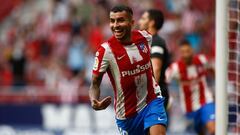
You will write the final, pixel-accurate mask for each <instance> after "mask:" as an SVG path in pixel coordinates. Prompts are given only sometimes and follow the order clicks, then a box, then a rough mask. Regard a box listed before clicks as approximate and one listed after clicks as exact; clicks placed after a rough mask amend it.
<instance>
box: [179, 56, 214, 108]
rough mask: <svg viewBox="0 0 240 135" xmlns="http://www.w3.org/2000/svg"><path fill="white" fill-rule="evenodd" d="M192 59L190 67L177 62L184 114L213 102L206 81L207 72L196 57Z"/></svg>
mask: <svg viewBox="0 0 240 135" xmlns="http://www.w3.org/2000/svg"><path fill="white" fill-rule="evenodd" d="M194 59H196V60H195V61H194V62H193V63H192V64H191V65H185V64H183V63H182V62H181V61H179V62H178V67H179V72H180V88H181V91H180V94H181V100H182V102H184V104H183V108H184V109H185V111H186V112H191V111H195V110H197V109H199V108H200V107H201V106H203V105H205V104H206V103H209V102H212V100H213V99H212V94H211V92H210V91H209V88H208V85H207V81H206V73H207V70H206V68H205V67H204V66H203V64H202V63H201V62H200V61H199V60H198V57H197V56H196V57H195V58H194Z"/></svg>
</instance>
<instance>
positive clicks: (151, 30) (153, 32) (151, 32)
mask: <svg viewBox="0 0 240 135" xmlns="http://www.w3.org/2000/svg"><path fill="white" fill-rule="evenodd" d="M147 31H148V32H149V33H150V34H151V35H155V34H157V32H158V31H157V30H156V29H155V28H152V27H150V28H148V30H147Z"/></svg>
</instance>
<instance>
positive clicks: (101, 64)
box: [93, 46, 109, 75]
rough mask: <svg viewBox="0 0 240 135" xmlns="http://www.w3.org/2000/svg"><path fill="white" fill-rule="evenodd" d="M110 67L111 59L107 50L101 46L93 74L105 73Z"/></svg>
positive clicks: (96, 55)
mask: <svg viewBox="0 0 240 135" xmlns="http://www.w3.org/2000/svg"><path fill="white" fill-rule="evenodd" d="M108 66H109V58H108V53H107V51H106V49H105V48H104V47H103V46H100V48H99V49H98V51H97V52H96V54H95V61H94V66H93V74H96V75H98V74H99V73H105V72H106V70H107V68H108Z"/></svg>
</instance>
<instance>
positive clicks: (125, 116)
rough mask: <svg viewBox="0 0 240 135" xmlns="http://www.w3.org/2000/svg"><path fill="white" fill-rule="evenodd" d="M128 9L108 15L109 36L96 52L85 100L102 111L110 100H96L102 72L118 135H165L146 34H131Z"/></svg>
mask: <svg viewBox="0 0 240 135" xmlns="http://www.w3.org/2000/svg"><path fill="white" fill-rule="evenodd" d="M133 24H134V20H133V12H132V9H131V8H129V7H128V6H123V5H118V6H115V7H113V8H112V9H111V11H110V28H111V30H112V33H113V36H112V37H111V38H110V39H109V40H108V41H107V42H105V43H103V44H102V45H101V46H100V48H99V49H98V51H97V52H96V57H95V64H94V67H93V76H92V83H91V87H90V91H89V97H90V101H91V105H92V108H93V109H95V110H102V109H105V108H107V107H108V106H109V105H110V103H111V97H105V98H103V99H100V88H99V87H100V84H101V80H102V77H103V74H104V73H105V72H107V73H108V76H109V78H110V80H111V83H112V86H113V89H114V108H115V113H116V123H117V126H118V128H119V131H120V133H121V134H122V135H146V134H147V135H165V134H166V128H165V126H166V123H167V117H166V112H165V108H164V97H162V96H161V90H160V87H159V86H158V85H157V83H156V81H155V80H154V77H153V73H152V68H151V62H150V47H149V46H150V45H151V41H152V37H151V35H150V34H148V33H147V32H146V31H136V30H132V27H133Z"/></svg>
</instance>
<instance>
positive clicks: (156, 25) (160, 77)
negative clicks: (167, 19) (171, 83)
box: [138, 9, 169, 107]
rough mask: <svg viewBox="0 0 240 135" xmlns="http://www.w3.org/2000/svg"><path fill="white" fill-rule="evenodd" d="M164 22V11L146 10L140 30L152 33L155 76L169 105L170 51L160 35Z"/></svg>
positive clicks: (140, 22) (140, 21)
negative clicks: (168, 68)
mask: <svg viewBox="0 0 240 135" xmlns="http://www.w3.org/2000/svg"><path fill="white" fill-rule="evenodd" d="M163 23H164V17H163V13H162V12H161V11H160V10H155V9H150V10H147V11H145V12H144V13H143V15H142V17H141V19H140V20H139V22H138V24H139V28H140V30H147V31H148V32H149V33H150V34H151V35H152V44H151V61H152V66H153V72H154V77H155V80H156V81H157V82H158V84H159V86H160V87H161V91H162V96H163V97H165V103H164V105H165V107H167V103H168V98H169V94H168V88H167V83H166V82H165V71H166V69H167V67H168V65H169V53H168V50H167V47H166V43H165V40H164V39H162V38H161V37H160V36H159V35H158V31H159V30H160V29H161V28H162V25H163Z"/></svg>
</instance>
